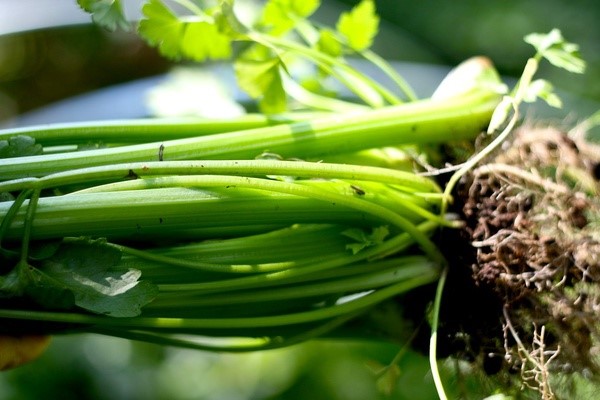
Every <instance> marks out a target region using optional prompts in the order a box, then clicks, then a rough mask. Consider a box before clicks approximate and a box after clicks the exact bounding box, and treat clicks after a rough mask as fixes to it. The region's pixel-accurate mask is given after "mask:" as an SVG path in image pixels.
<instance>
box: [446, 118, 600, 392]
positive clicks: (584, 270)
mask: <svg viewBox="0 0 600 400" xmlns="http://www.w3.org/2000/svg"><path fill="white" fill-rule="evenodd" d="M598 154H600V152H598V150H597V148H596V147H595V146H593V145H591V144H589V143H587V142H585V141H583V140H581V139H579V137H576V138H573V137H570V136H569V135H567V134H566V133H565V132H561V131H560V130H557V129H555V128H547V127H542V128H540V127H532V126H526V127H523V128H521V129H520V130H518V131H516V132H515V133H514V136H513V139H511V141H510V142H507V143H505V144H504V146H503V148H502V149H500V150H499V151H498V152H497V154H496V155H495V156H494V157H493V158H491V159H489V160H487V161H486V162H485V163H482V164H481V165H482V166H481V167H478V168H476V169H475V170H474V171H472V172H471V173H470V174H469V175H468V176H466V177H465V178H463V180H462V182H461V184H460V187H459V188H458V190H457V192H456V193H455V205H454V207H455V208H454V212H456V213H458V214H459V216H460V218H461V219H462V220H464V221H465V226H464V229H462V230H458V231H456V230H455V231H452V230H447V231H445V232H443V233H442V234H441V236H440V238H439V241H440V243H442V246H443V248H444V251H445V253H446V256H447V259H448V260H449V263H450V272H449V280H448V283H447V285H446V289H445V293H444V298H443V302H442V303H443V306H442V310H441V320H440V324H441V329H440V335H439V336H440V339H439V340H440V344H439V347H440V348H441V354H440V356H442V357H443V356H448V355H452V356H455V357H458V358H460V359H463V360H467V361H469V362H471V363H475V364H477V365H479V366H481V368H482V369H483V370H484V371H485V372H486V373H487V374H490V375H493V374H498V373H501V372H502V373H509V374H510V373H512V374H513V375H518V376H520V377H521V379H522V380H523V382H524V384H526V385H529V386H532V387H534V388H535V389H537V390H539V391H540V392H541V391H542V388H541V382H543V381H544V379H546V378H547V377H546V378H544V376H546V375H544V374H548V373H553V372H561V373H563V372H579V373H584V374H585V375H586V376H594V375H596V373H597V372H599V370H600V365H599V364H598V360H597V355H598V354H597V353H598V348H597V345H598V336H599V334H600V330H599V325H598V321H600V287H599V286H598V283H599V282H600V230H599V229H598V227H599V224H600V200H599V198H598V193H600V184H599V183H598V171H600V168H599V167H598V165H599V164H598V161H600V157H598Z"/></svg>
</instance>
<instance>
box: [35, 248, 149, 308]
mask: <svg viewBox="0 0 600 400" xmlns="http://www.w3.org/2000/svg"><path fill="white" fill-rule="evenodd" d="M120 259H121V252H120V251H119V250H117V249H115V248H113V247H110V246H107V245H106V243H105V242H104V241H102V240H87V239H80V240H77V241H73V242H67V243H63V245H62V246H61V247H60V248H59V249H58V251H57V252H56V253H55V254H54V255H53V256H52V257H50V258H49V259H47V260H45V261H44V262H43V263H42V266H41V267H40V270H41V271H42V272H43V273H44V274H46V275H47V276H48V277H50V278H51V279H53V280H54V281H56V282H59V283H60V286H62V287H64V288H66V289H67V290H69V291H70V292H71V293H73V296H74V299H75V305H77V306H78V307H80V308H83V309H85V310H88V311H91V312H94V313H97V314H103V315H108V316H111V317H135V316H137V315H139V314H140V313H141V308H142V307H143V306H144V305H146V304H148V303H149V302H151V301H152V300H153V299H154V298H155V297H156V295H157V294H158V289H157V288H156V286H154V285H153V284H151V283H149V282H146V281H140V280H139V279H140V277H141V272H140V271H138V270H134V269H129V270H127V271H124V270H122V269H118V268H115V265H116V264H117V263H118V262H119V261H120ZM60 286H59V287H60Z"/></svg>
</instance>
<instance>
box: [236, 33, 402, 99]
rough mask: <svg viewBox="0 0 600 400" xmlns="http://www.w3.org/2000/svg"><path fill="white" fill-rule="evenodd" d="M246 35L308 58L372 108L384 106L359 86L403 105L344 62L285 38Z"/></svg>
mask: <svg viewBox="0 0 600 400" xmlns="http://www.w3.org/2000/svg"><path fill="white" fill-rule="evenodd" d="M246 35H247V37H248V39H249V40H251V41H253V42H257V43H262V44H263V45H265V46H267V47H269V48H273V49H274V50H275V51H279V52H280V51H281V50H285V51H290V52H292V53H293V54H297V55H301V56H304V57H306V58H308V59H309V60H311V61H312V62H314V63H315V64H316V65H318V66H319V67H321V68H323V69H324V70H325V71H327V72H328V73H329V74H331V75H332V76H334V77H335V78H336V79H338V80H339V81H340V82H342V83H343V84H344V85H345V86H346V87H347V88H348V89H350V90H351V91H352V92H353V93H354V94H356V95H357V96H358V97H359V98H361V99H362V100H363V101H364V102H365V103H367V104H368V105H369V106H371V107H374V108H377V107H381V106H382V105H383V104H378V103H377V102H373V100H372V99H370V95H369V94H367V93H365V92H363V91H362V90H359V86H362V87H367V88H369V89H370V90H372V91H374V92H376V93H377V94H378V95H381V96H382V97H383V98H384V99H385V100H387V101H388V102H389V103H390V104H400V103H402V101H401V100H400V99H398V98H397V97H396V96H395V95H394V94H393V93H392V92H390V91H389V90H387V89H386V88H385V87H383V86H382V85H381V84H380V83H378V82H376V81H375V80H373V79H371V78H369V77H368V76H366V75H364V74H362V73H360V72H358V71H357V70H356V69H354V68H353V67H351V66H350V65H348V64H346V63H345V62H344V61H343V60H340V59H337V58H334V57H331V56H329V55H327V54H325V53H322V52H320V51H317V50H314V49H311V48H310V47H307V46H304V45H302V44H300V43H296V42H292V41H290V40H287V39H284V38H278V37H274V36H267V35H263V34H261V33H259V32H248V33H247V34H246ZM335 68H339V70H340V71H337V70H336V69H335Z"/></svg>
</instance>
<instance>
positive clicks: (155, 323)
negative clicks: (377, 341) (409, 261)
mask: <svg viewBox="0 0 600 400" xmlns="http://www.w3.org/2000/svg"><path fill="white" fill-rule="evenodd" d="M437 277H438V274H437V273H435V274H431V273H424V274H422V276H419V277H416V278H412V279H409V280H406V281H402V282H399V283H396V284H394V285H390V286H388V287H385V288H382V289H380V290H377V291H373V292H371V293H370V294H367V295H365V296H362V297H360V298H358V299H356V300H352V301H349V302H347V303H343V304H338V305H335V306H331V307H325V308H319V309H316V310H310V311H303V312H298V313H294V314H285V315H275V316H263V317H245V318H168V317H166V318H149V317H148V318H147V317H135V318H110V317H101V316H94V315H87V314H74V313H60V312H43V311H26V310H7V309H0V318H7V319H21V320H35V321H48V322H65V323H72V324H77V325H88V324H89V325H91V326H92V327H90V329H91V328H93V327H94V326H107V327H115V328H117V327H118V328H122V329H144V330H157V331H171V332H188V333H189V332H190V331H193V332H197V333H198V334H201V333H202V332H204V331H205V330H209V329H231V330H237V329H247V328H269V327H277V326H284V325H295V324H304V323H310V322H317V321H322V320H326V319H330V318H336V317H339V316H342V315H347V314H349V313H354V312H359V311H364V310H366V309H368V308H370V307H373V306H374V305H376V304H378V303H381V302H382V301H384V300H386V299H388V298H390V297H393V296H396V295H398V294H401V293H404V292H407V291H409V290H412V289H414V288H417V287H420V286H423V285H427V284H430V283H431V282H434V281H435V280H436V279H437ZM235 335H236V333H235V332H232V336H235ZM237 335H239V332H238V333H237Z"/></svg>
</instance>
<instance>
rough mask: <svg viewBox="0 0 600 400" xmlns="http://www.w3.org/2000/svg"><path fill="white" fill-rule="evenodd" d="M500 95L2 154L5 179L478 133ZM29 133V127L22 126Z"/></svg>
mask: <svg viewBox="0 0 600 400" xmlns="http://www.w3.org/2000/svg"><path fill="white" fill-rule="evenodd" d="M499 101H500V96H499V95H498V94H497V93H496V92H494V91H492V90H488V89H485V88H478V89H475V90H472V91H470V92H468V93H465V94H462V95H458V96H456V97H454V98H451V99H444V100H435V99H428V100H421V101H416V102H413V103H408V104H401V105H398V106H390V107H385V108H381V109H376V110H370V111H367V112H361V113H353V114H343V115H336V116H332V117H327V118H319V119H314V120H310V121H304V122H297V123H292V124H284V125H277V126H272V127H266V128H258V129H250V130H242V131H234V132H227V133H220V134H214V135H208V136H200V137H194V138H187V139H177V140H169V141H164V142H154V143H146V144H138V145H131V146H122V147H116V148H109V149H97V150H88V151H82V152H69V153H58V154H48V155H41V156H29V157H18V158H10V159H3V160H0V180H7V179H15V178H21V177H32V176H44V175H48V174H51V173H55V172H59V171H65V170H68V169H74V168H82V167H86V166H97V165H109V164H116V163H123V162H134V161H157V160H159V159H163V160H186V159H192V160H199V159H249V158H250V159H251V158H255V157H257V156H258V155H260V154H261V153H263V152H264V151H270V152H274V153H277V154H279V155H281V156H283V157H284V158H286V157H300V158H306V159H313V160H320V159H321V158H322V157H325V156H327V155H328V154H339V153H348V152H352V151H358V150H362V149H368V148H375V147H382V146H392V145H401V144H408V143H416V144H426V143H444V142H448V141H451V140H463V139H472V138H474V137H475V136H476V135H477V134H479V133H480V132H481V130H482V129H483V128H484V127H485V126H487V123H488V122H489V119H490V117H491V115H492V112H493V110H494V108H495V107H496V105H497V104H498V102H499ZM23 134H25V132H23Z"/></svg>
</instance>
